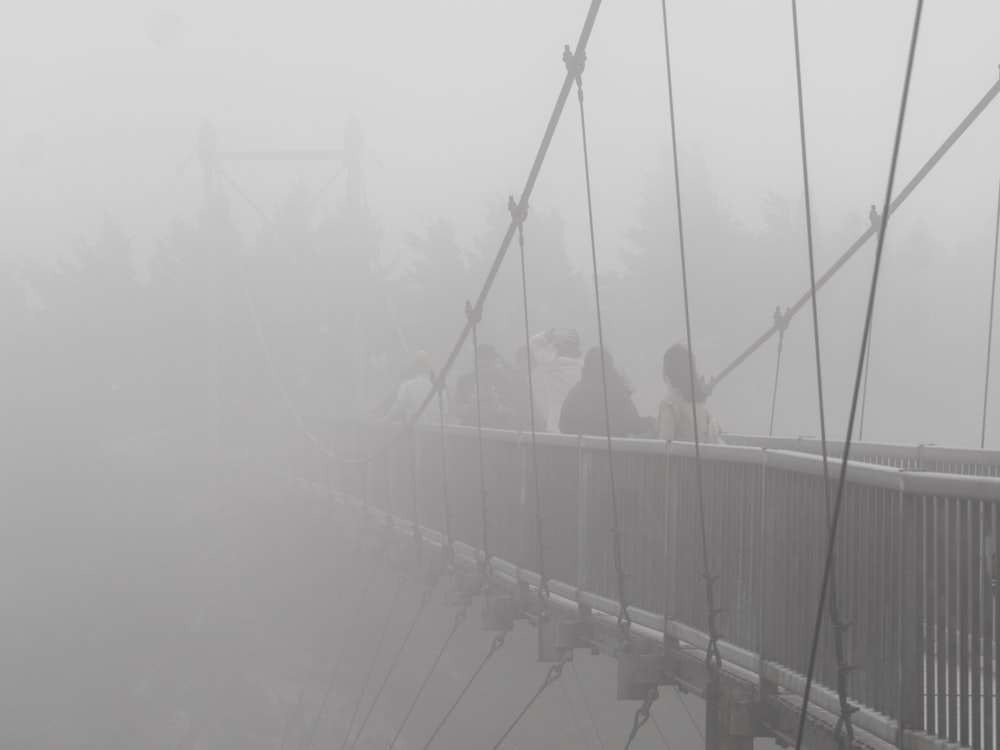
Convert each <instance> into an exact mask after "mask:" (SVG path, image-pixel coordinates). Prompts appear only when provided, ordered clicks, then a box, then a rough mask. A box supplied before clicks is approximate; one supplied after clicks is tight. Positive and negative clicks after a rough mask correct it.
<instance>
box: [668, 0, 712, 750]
mask: <svg viewBox="0 0 1000 750" xmlns="http://www.w3.org/2000/svg"><path fill="white" fill-rule="evenodd" d="M660 6H661V8H662V9H663V48H664V54H665V55H666V63H667V101H668V104H669V108H670V148H671V155H672V157H673V165H674V195H675V198H676V203H677V234H678V240H679V246H680V256H681V283H682V286H683V289H684V330H685V334H686V336H687V348H688V355H689V356H688V359H689V363H688V364H689V368H688V370H689V376H690V378H691V387H692V388H696V387H697V382H698V381H697V380H695V374H694V349H693V348H692V346H691V306H690V300H689V298H688V283H687V254H686V253H685V251H684V212H683V211H682V208H681V179H680V165H679V164H678V163H677V127H676V123H675V117H674V82H673V73H672V71H671V66H670V34H669V33H668V27H667V1H666V0H660ZM691 414H692V419H693V421H694V459H695V477H696V479H697V488H698V520H699V526H700V531H701V561H702V576H703V577H704V579H705V599H706V604H707V607H708V647H707V648H706V651H705V666H706V668H707V669H708V674H709V686H708V690H709V691H715V690H718V681H719V680H718V678H719V674H718V672H719V670H720V669H721V668H722V655H721V654H720V653H719V638H720V637H721V633H719V630H718V627H717V625H716V621H715V618H716V615H718V610H717V609H716V608H715V594H714V591H713V588H714V583H715V577H714V576H713V575H712V574H711V573H710V572H709V567H708V532H707V530H706V528H705V526H706V524H705V493H704V490H703V488H702V481H701V445H700V441H699V439H698V406H697V404H693V405H692V409H691ZM712 723H713V722H708V724H709V727H708V728H707V729H706V731H709V732H711V731H715V730H714V728H712V727H711V724H712ZM710 744H711V743H710Z"/></svg>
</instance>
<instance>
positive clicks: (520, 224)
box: [507, 196, 549, 617]
mask: <svg viewBox="0 0 1000 750" xmlns="http://www.w3.org/2000/svg"><path fill="white" fill-rule="evenodd" d="M507 208H508V209H510V214H511V217H512V218H513V219H514V220H515V221H516V222H517V245H518V249H519V250H520V253H521V301H522V304H523V307H524V346H525V348H526V349H527V351H528V352H529V354H530V352H531V329H530V326H529V323H528V272H527V267H526V266H525V261H524V220H525V219H526V218H527V213H528V206H527V204H517V203H514V198H513V196H511V197H510V198H509V199H508V201H507ZM528 402H529V404H530V405H531V409H530V420H531V421H530V424H531V472H532V476H533V478H534V488H535V536H536V538H537V544H538V578H539V583H538V600H539V603H540V604H541V610H540V611H539V613H538V614H539V617H541V616H542V615H543V614H545V611H546V609H547V607H548V598H549V579H548V576H547V575H546V573H545V540H544V538H543V535H542V495H541V492H540V490H539V483H538V434H537V431H536V427H535V381H534V376H533V375H532V374H531V366H530V364H529V366H528Z"/></svg>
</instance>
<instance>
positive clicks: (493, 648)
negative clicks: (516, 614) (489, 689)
mask: <svg viewBox="0 0 1000 750" xmlns="http://www.w3.org/2000/svg"><path fill="white" fill-rule="evenodd" d="M507 632H508V631H506V630H502V631H500V632H499V633H497V634H496V635H495V636H494V637H493V643H492V644H491V645H490V650H489V651H487V652H486V657H485V658H484V659H483V660H482V661H481V662H479V666H478V667H476V671H475V672H473V673H472V676H471V677H470V678H469V680H468V682H466V683H465V687H463V688H462V690H461V691H460V692H459V694H458V697H457V698H455V700H454V702H453V703H452V704H451V706H449V708H448V710H447V711H445V713H444V716H443V717H442V718H441V721H439V722H438V725H437V726H436V727H434V731H433V732H432V733H431V736H430V737H429V738H428V739H427V742H425V743H424V746H423V748H422V750H427V749H428V748H429V747H430V746H431V743H432V742H434V738H435V737H437V736H438V732H440V731H441V727H443V726H444V725H445V722H446V721H448V717H449V716H451V714H452V712H453V711H454V710H455V708H456V707H457V706H458V704H459V702H460V701H461V700H462V698H464V697H465V694H466V693H467V692H469V688H470V687H472V683H473V682H475V680H476V677H478V676H479V673H480V672H482V671H483V667H485V666H486V662H488V661H489V660H490V658H491V657H492V656H493V654H495V653H496V652H497V651H498V650H499V648H500V647H501V646H502V645H503V642H504V639H505V638H506V637H507Z"/></svg>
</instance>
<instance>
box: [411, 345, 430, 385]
mask: <svg viewBox="0 0 1000 750" xmlns="http://www.w3.org/2000/svg"><path fill="white" fill-rule="evenodd" d="M430 374H431V356H430V355H429V354H428V353H427V352H425V351H416V352H414V353H413V356H412V357H411V358H410V377H412V378H426V377H428V376H430Z"/></svg>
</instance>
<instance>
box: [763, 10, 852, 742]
mask: <svg viewBox="0 0 1000 750" xmlns="http://www.w3.org/2000/svg"><path fill="white" fill-rule="evenodd" d="M791 1H792V33H793V38H794V40H795V84H796V95H797V100H798V108H799V141H800V143H801V147H802V148H801V150H802V188H803V195H804V197H805V209H806V240H807V247H808V250H809V289H810V299H811V300H812V324H813V342H814V347H813V349H814V352H815V357H816V392H817V400H818V401H819V435H820V445H821V449H822V455H823V499H824V508H825V511H826V527H827V533H828V534H829V533H830V528H831V518H830V515H831V507H830V461H829V456H828V451H827V442H826V405H825V400H824V397H823V366H822V358H821V356H820V349H821V347H820V337H819V309H818V304H817V302H816V262H815V252H814V243H813V225H812V197H811V192H810V189H809V156H808V150H807V149H806V118H805V102H804V97H803V94H802V59H801V52H800V47H799V15H798V2H797V0H791ZM779 341H780V339H779ZM779 346H780V343H779ZM870 351H871V349H870V348H869V352H870ZM865 371H866V373H867V367H866V368H865ZM866 381H867V374H866ZM829 597H830V622H831V624H832V626H833V632H834V653H835V656H836V659H837V696H838V698H839V700H840V715H839V717H838V719H837V725H836V728H835V732H834V734H835V736H836V737H837V738H838V739H839V737H840V730H841V729H844V730H846V732H847V737H848V740H849V741H853V740H854V728H853V725H852V724H851V714H853V713H854V712H855V711H856V710H857V709H856V708H854V707H853V706H852V705H851V704H850V702H849V701H848V699H847V677H848V675H849V674H850V671H851V669H850V666H849V665H848V663H847V656H846V651H845V649H844V635H845V633H846V629H847V626H846V624H845V623H843V622H841V619H840V607H839V605H838V604H837V577H836V569H835V568H833V567H831V570H830V594H829Z"/></svg>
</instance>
